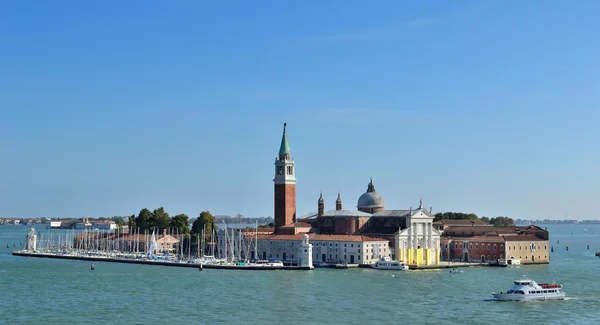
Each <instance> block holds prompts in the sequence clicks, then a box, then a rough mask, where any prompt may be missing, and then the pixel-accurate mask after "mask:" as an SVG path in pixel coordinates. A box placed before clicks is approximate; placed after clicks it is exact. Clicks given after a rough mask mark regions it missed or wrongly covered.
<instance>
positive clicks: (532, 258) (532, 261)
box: [531, 255, 535, 263]
mask: <svg viewBox="0 0 600 325" xmlns="http://www.w3.org/2000/svg"><path fill="white" fill-rule="evenodd" d="M531 263H535V256H533V255H532V256H531Z"/></svg>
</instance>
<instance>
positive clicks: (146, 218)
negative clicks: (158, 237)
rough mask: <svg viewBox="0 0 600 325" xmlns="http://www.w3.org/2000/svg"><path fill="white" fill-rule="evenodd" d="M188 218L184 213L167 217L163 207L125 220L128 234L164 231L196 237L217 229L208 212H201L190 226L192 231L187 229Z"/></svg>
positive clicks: (214, 220) (144, 210)
mask: <svg viewBox="0 0 600 325" xmlns="http://www.w3.org/2000/svg"><path fill="white" fill-rule="evenodd" d="M189 224H190V217H189V216H188V215H187V214H185V213H180V214H177V215H174V216H172V217H171V216H169V213H167V212H166V211H165V209H164V208H163V207H160V208H158V209H154V210H153V211H150V210H149V209H146V208H144V209H142V210H140V212H139V213H138V215H137V216H136V215H131V216H129V217H128V218H127V225H128V226H129V232H130V233H133V232H138V233H144V232H148V233H151V232H153V231H155V232H158V233H162V232H163V231H164V230H167V232H170V233H176V234H189V233H190V232H191V233H192V234H194V236H197V235H198V234H200V233H202V230H205V234H207V235H209V234H210V233H212V231H213V230H216V229H217V221H216V218H215V216H213V215H212V213H210V212H209V211H202V212H200V214H199V215H198V217H197V218H196V219H195V220H194V222H193V224H192V229H190V227H189Z"/></svg>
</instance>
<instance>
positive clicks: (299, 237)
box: [257, 234, 388, 242]
mask: <svg viewBox="0 0 600 325" xmlns="http://www.w3.org/2000/svg"><path fill="white" fill-rule="evenodd" d="M304 235H305V234H296V235H257V238H258V239H262V240H302V236H304ZM308 236H309V240H318V241H347V242H369V241H385V242H387V241H388V240H387V239H384V238H375V237H369V236H362V235H321V234H308Z"/></svg>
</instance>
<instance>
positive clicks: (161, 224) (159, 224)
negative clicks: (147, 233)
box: [150, 207, 171, 232]
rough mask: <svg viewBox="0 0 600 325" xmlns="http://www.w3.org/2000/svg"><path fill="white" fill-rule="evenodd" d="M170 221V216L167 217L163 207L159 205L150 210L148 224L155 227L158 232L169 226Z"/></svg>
mask: <svg viewBox="0 0 600 325" xmlns="http://www.w3.org/2000/svg"><path fill="white" fill-rule="evenodd" d="M170 221H171V218H169V214H168V213H167V212H165V208H163V207H160V208H158V209H154V211H152V217H151V218H150V226H151V227H154V228H156V229H157V230H158V232H162V231H163V230H164V229H167V228H169V223H170Z"/></svg>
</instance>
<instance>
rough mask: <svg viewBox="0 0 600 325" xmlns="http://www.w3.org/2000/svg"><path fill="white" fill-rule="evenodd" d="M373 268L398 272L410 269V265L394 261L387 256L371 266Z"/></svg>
mask: <svg viewBox="0 0 600 325" xmlns="http://www.w3.org/2000/svg"><path fill="white" fill-rule="evenodd" d="M371 267H372V268H374V269H377V270H398V271H406V270H408V269H409V267H408V265H407V264H406V263H404V262H400V261H394V260H392V259H391V258H390V257H389V256H385V257H383V258H381V259H380V260H378V261H377V262H375V264H373V265H371Z"/></svg>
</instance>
